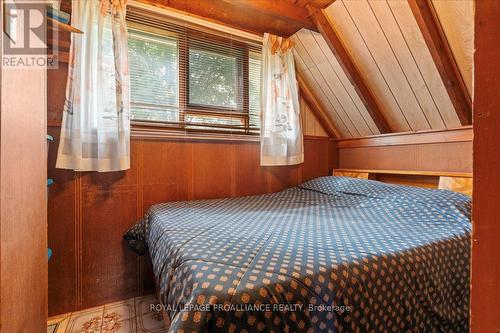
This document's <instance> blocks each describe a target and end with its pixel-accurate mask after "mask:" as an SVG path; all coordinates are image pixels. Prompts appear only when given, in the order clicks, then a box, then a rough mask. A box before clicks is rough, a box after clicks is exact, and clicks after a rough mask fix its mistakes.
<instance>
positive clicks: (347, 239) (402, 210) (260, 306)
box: [124, 176, 471, 332]
mask: <svg viewBox="0 0 500 333" xmlns="http://www.w3.org/2000/svg"><path fill="white" fill-rule="evenodd" d="M470 219H471V200H470V197H468V196H466V195H463V194H460V193H456V192H452V191H447V190H437V189H424V188H416V187H410V186H400V185H393V184H386V183H382V182H378V181H373V180H369V179H355V178H349V177H334V176H330V177H320V178H316V179H314V180H311V181H308V182H305V183H303V184H301V185H299V186H297V187H293V188H290V189H287V190H284V191H282V192H279V193H273V194H265V195H258V196H249V197H241V198H230V199H217V200H203V201H191V202H170V203H164V204H158V205H154V206H152V207H151V208H150V210H149V211H148V213H147V214H146V216H145V217H144V218H143V219H142V220H141V221H140V222H139V223H138V224H137V225H135V226H134V227H132V228H131V229H130V230H129V231H128V232H127V233H126V234H125V236H124V237H125V239H126V240H128V242H129V244H130V246H131V247H132V248H133V249H134V250H135V251H136V252H138V253H140V254H144V253H147V252H149V255H150V256H151V260H152V263H153V270H154V276H155V280H156V284H157V287H158V295H159V302H160V304H161V305H162V308H163V310H164V311H165V313H166V314H167V316H168V318H167V321H169V323H168V326H169V332H206V331H209V332H424V331H426V332H468V327H469V272H470V266H469V260H470V234H471V222H470Z"/></svg>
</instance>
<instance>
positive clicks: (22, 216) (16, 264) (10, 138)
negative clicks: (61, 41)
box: [0, 1, 47, 333]
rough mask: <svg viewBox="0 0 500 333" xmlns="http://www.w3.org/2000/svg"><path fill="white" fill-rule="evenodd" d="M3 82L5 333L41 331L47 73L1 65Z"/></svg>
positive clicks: (0, 234)
mask: <svg viewBox="0 0 500 333" xmlns="http://www.w3.org/2000/svg"><path fill="white" fill-rule="evenodd" d="M17 2H19V1H17ZM3 5H4V2H2V8H0V17H2V18H3V12H2V11H3ZM18 37H19V35H18ZM2 38H3V39H2V41H3V42H6V41H7V38H6V37H5V35H3V34H2ZM0 51H1V50H0ZM0 54H1V56H2V60H3V59H5V58H3V52H0ZM8 56H10V55H8ZM23 59H24V57H23ZM0 81H1V82H0V89H1V94H0V95H1V97H0V102H1V105H0V161H1V162H0V184H1V186H0V332H2V333H14V332H33V333H41V332H45V329H46V318H47V215H46V213H47V201H46V193H47V192H46V191H47V188H46V184H47V179H46V177H47V168H46V167H45V165H46V164H45V163H46V158H47V155H46V137H45V133H46V132H45V131H46V121H45V119H46V112H47V110H46V104H45V88H46V70H45V69H44V68H33V67H31V68H7V67H2V68H1V72H0Z"/></svg>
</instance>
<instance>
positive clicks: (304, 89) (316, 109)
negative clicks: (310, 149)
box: [297, 73, 341, 139]
mask: <svg viewBox="0 0 500 333" xmlns="http://www.w3.org/2000/svg"><path fill="white" fill-rule="evenodd" d="M297 82H298V83H299V94H300V97H302V98H303V99H304V100H305V101H306V103H307V105H309V107H310V108H311V110H312V112H313V113H314V115H315V116H316V118H318V121H319V122H320V123H321V125H322V126H323V127H324V128H325V130H326V132H327V133H328V136H329V137H332V138H334V139H339V138H341V135H340V133H339V131H338V130H337V128H336V127H335V125H334V124H333V122H332V121H331V120H330V117H329V116H328V114H327V113H326V111H325V109H324V108H323V106H321V105H320V104H319V103H318V99H317V98H316V96H314V94H313V92H312V91H311V89H309V87H308V86H307V83H306V81H305V80H304V78H302V76H301V75H300V73H297Z"/></svg>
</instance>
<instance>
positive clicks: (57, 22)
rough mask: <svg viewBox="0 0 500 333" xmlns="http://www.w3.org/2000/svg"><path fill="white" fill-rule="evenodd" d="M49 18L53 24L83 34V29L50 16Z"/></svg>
mask: <svg viewBox="0 0 500 333" xmlns="http://www.w3.org/2000/svg"><path fill="white" fill-rule="evenodd" d="M47 20H49V22H51V23H52V24H53V25H56V26H57V27H58V28H59V29H61V30H64V31H69V32H73V33H76V34H83V31H81V30H79V29H77V28H75V27H72V26H71V25H69V24H65V23H62V22H59V21H58V20H54V19H53V18H50V17H48V18H47Z"/></svg>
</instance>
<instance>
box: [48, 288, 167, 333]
mask: <svg viewBox="0 0 500 333" xmlns="http://www.w3.org/2000/svg"><path fill="white" fill-rule="evenodd" d="M156 303H157V301H156V298H155V297H154V295H148V296H142V297H136V298H131V299H128V300H125V301H119V302H115V303H110V304H105V305H102V306H97V307H95V308H91V309H85V310H82V311H78V312H71V313H67V314H64V315H59V316H55V317H52V318H49V320H48V323H47V333H166V330H165V326H164V325H163V318H162V316H161V314H160V313H159V312H154V311H151V309H150V307H151V304H156Z"/></svg>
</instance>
